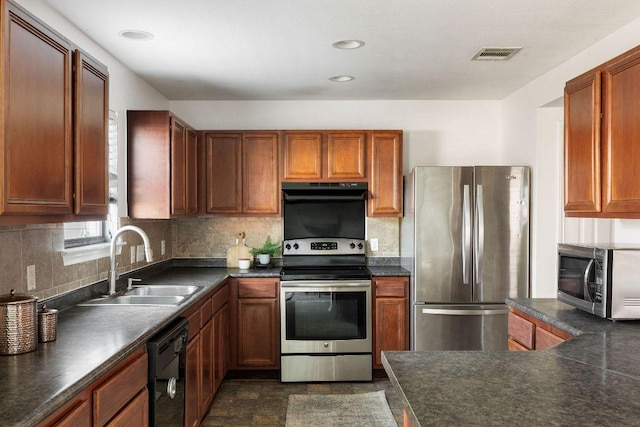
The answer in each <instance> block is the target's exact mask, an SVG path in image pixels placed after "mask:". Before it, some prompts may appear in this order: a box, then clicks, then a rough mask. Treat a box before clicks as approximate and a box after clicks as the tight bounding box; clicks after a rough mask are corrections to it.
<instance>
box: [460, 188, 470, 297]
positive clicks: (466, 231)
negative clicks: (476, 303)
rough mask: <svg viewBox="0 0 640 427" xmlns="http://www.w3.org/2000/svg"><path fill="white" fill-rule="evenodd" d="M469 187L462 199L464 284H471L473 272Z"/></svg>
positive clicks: (465, 189)
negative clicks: (471, 271)
mask: <svg viewBox="0 0 640 427" xmlns="http://www.w3.org/2000/svg"><path fill="white" fill-rule="evenodd" d="M469 191H470V190H469V185H465V186H464V190H463V197H462V283H464V284H465V285H468V284H469V271H470V270H471V265H470V264H471V256H470V254H471V202H470V193H469Z"/></svg>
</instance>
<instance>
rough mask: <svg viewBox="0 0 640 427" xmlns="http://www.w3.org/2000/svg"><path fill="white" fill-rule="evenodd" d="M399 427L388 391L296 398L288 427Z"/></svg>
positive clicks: (290, 406)
mask: <svg viewBox="0 0 640 427" xmlns="http://www.w3.org/2000/svg"><path fill="white" fill-rule="evenodd" d="M328 426H348V427H397V424H396V421H395V420H394V418H393V415H392V414H391V410H390V409H389V404H388V403H387V399H386V397H385V394H384V390H380V391H375V392H371V393H360V394H292V395H290V396H289V404H288V406H287V422H286V427H328Z"/></svg>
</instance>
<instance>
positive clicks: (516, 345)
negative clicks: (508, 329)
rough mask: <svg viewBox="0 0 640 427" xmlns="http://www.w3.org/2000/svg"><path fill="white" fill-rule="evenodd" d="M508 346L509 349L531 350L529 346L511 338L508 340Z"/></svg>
mask: <svg viewBox="0 0 640 427" xmlns="http://www.w3.org/2000/svg"><path fill="white" fill-rule="evenodd" d="M507 348H508V349H509V351H529V349H528V348H527V347H525V346H523V345H522V344H520V343H519V342H518V341H514V340H513V339H511V338H509V340H507Z"/></svg>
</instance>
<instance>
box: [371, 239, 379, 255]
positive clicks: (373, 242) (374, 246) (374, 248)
mask: <svg viewBox="0 0 640 427" xmlns="http://www.w3.org/2000/svg"><path fill="white" fill-rule="evenodd" d="M369 243H370V244H371V252H375V251H377V250H378V239H371V240H369Z"/></svg>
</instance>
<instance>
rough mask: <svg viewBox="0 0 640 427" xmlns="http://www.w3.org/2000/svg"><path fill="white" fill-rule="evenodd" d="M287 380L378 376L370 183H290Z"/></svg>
mask: <svg viewBox="0 0 640 427" xmlns="http://www.w3.org/2000/svg"><path fill="white" fill-rule="evenodd" d="M282 186H283V188H282V189H283V223H284V227H283V229H284V242H283V252H282V262H283V268H282V272H281V277H280V279H281V290H280V301H281V302H280V303H281V308H280V316H281V322H280V325H281V326H280V327H281V380H282V381H283V382H293V381H370V380H371V379H372V365H371V357H372V339H371V333H372V332H371V273H370V272H369V270H367V268H366V265H365V264H366V258H365V240H364V234H365V207H366V206H365V203H366V194H367V186H366V183H340V184H335V183H283V184H282Z"/></svg>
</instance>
